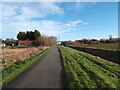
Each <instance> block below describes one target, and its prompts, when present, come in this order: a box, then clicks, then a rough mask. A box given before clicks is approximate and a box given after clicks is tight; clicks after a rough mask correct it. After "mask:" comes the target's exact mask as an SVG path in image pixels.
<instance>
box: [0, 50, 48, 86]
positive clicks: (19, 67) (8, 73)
mask: <svg viewBox="0 0 120 90" xmlns="http://www.w3.org/2000/svg"><path fill="white" fill-rule="evenodd" d="M47 51H48V49H46V50H44V51H42V52H40V53H39V54H37V55H35V56H33V57H31V58H29V59H26V60H23V61H20V62H17V63H15V64H14V65H12V66H10V67H8V68H6V69H4V70H3V71H2V73H1V74H2V87H4V86H5V85H6V84H7V83H8V82H10V81H11V80H12V79H14V78H15V77H17V76H18V75H19V74H20V73H21V72H23V71H24V70H25V69H27V68H28V67H29V66H30V65H32V64H33V63H35V62H36V61H37V60H39V58H41V57H42V56H43V55H44V54H45V53H46V52H47Z"/></svg>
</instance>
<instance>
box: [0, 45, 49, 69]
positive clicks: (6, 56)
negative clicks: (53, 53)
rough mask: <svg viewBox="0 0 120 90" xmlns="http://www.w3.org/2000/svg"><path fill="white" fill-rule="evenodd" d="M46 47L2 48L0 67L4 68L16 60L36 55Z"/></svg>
mask: <svg viewBox="0 0 120 90" xmlns="http://www.w3.org/2000/svg"><path fill="white" fill-rule="evenodd" d="M46 48H47V47H44V48H41V47H28V48H3V49H2V54H1V55H0V57H2V66H1V67H0V69H1V68H2V69H5V68H7V67H9V66H11V65H13V64H14V63H16V62H19V61H22V60H25V59H29V58H30V57H32V56H34V55H37V54H38V53H40V52H41V51H43V50H45V49H46Z"/></svg>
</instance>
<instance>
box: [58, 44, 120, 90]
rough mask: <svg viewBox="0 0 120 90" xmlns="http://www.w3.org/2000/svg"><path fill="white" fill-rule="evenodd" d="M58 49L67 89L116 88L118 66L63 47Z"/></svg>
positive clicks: (119, 70)
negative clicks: (66, 80) (66, 79)
mask: <svg viewBox="0 0 120 90" xmlns="http://www.w3.org/2000/svg"><path fill="white" fill-rule="evenodd" d="M58 48H59V49H60V52H61V55H62V59H63V65H64V68H65V71H66V75H67V77H68V87H69V88H76V86H77V88H117V87H118V80H119V72H120V69H118V68H119V67H118V64H116V63H112V62H110V61H107V60H104V59H101V58H98V57H96V56H93V55H90V54H87V53H84V52H81V51H78V50H74V49H72V48H68V47H64V46H58ZM71 71H72V73H71ZM71 74H73V75H71ZM76 79H77V81H76ZM78 81H79V82H78Z"/></svg>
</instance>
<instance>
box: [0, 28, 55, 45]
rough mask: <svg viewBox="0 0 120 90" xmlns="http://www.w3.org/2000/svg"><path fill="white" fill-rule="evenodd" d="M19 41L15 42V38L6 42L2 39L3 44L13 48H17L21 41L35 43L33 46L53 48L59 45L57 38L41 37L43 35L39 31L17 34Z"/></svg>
mask: <svg viewBox="0 0 120 90" xmlns="http://www.w3.org/2000/svg"><path fill="white" fill-rule="evenodd" d="M17 39H18V40H15V39H13V38H7V39H6V40H2V39H0V41H1V42H2V43H5V44H6V45H7V46H12V45H13V44H14V45H15V46H17V45H18V41H19V40H22V41H24V40H30V41H33V46H53V45H56V44H57V42H56V40H57V37H56V36H47V35H41V33H40V32H39V31H38V30H34V31H26V32H22V31H20V32H19V33H18V34H17Z"/></svg>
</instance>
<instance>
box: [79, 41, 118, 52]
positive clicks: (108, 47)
mask: <svg viewBox="0 0 120 90" xmlns="http://www.w3.org/2000/svg"><path fill="white" fill-rule="evenodd" d="M118 45H119V43H110V44H109V43H105V44H80V45H79V47H86V48H94V49H102V50H110V51H120V50H119V48H118Z"/></svg>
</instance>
